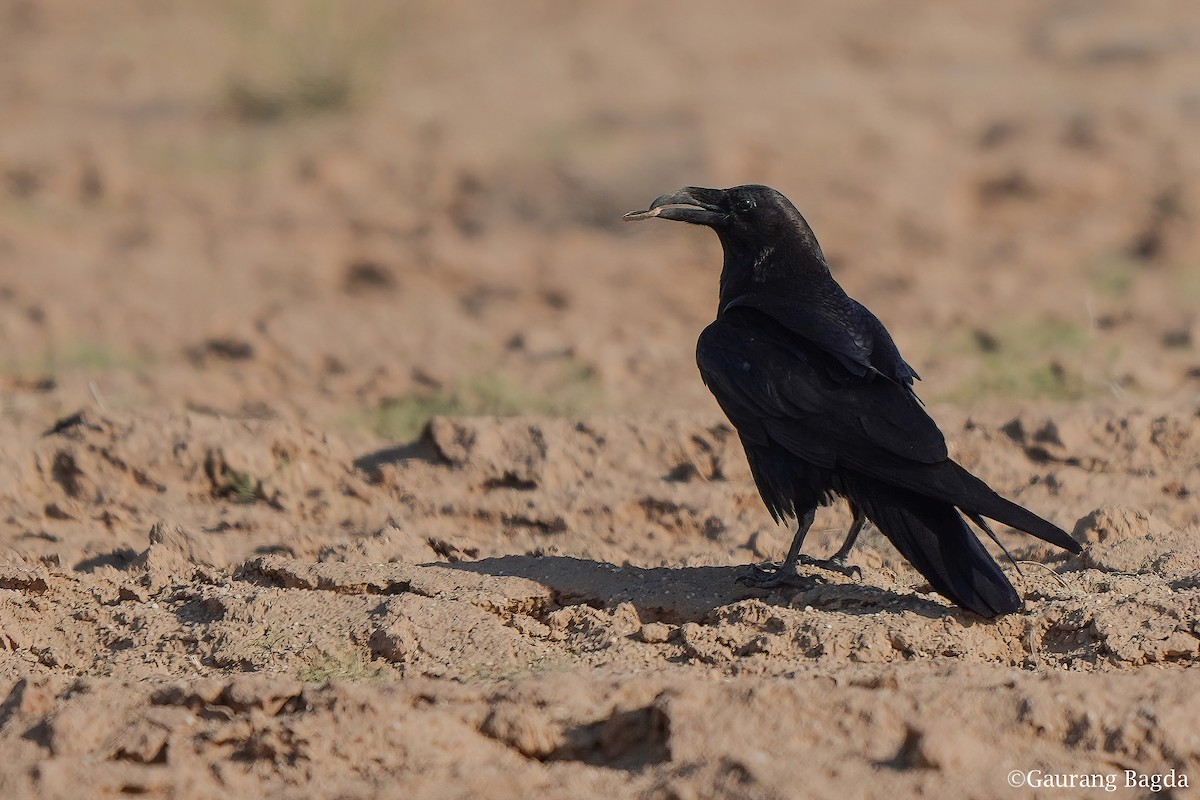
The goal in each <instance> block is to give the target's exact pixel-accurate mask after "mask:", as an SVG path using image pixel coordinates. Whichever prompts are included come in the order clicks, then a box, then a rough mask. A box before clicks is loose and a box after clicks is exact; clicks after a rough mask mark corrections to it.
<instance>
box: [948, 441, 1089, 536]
mask: <svg viewBox="0 0 1200 800" xmlns="http://www.w3.org/2000/svg"><path fill="white" fill-rule="evenodd" d="M949 463H950V464H951V466H952V467H954V469H955V471H956V472H957V473H958V475H957V477H958V479H959V480H960V481H962V485H963V488H964V489H965V490H966V491H965V492H964V496H960V497H954V498H953V499H954V504H955V505H957V506H959V507H961V508H962V509H963V510H964V511H968V512H971V513H973V514H979V515H980V516H984V517H988V518H989V519H994V520H996V521H997V522H1001V523H1003V524H1005V525H1008V526H1009V527H1012V528H1016V529H1018V530H1022V531H1025V532H1026V533H1029V534H1032V535H1034V536H1036V537H1037V538H1039V539H1041V540H1042V541H1044V542H1049V543H1050V544H1053V545H1057V546H1059V547H1061V548H1063V549H1064V550H1069V551H1070V552H1072V553H1079V552H1080V551H1081V550H1082V549H1083V548H1082V547H1080V545H1079V542H1077V541H1075V540H1074V539H1072V538H1071V536H1070V534H1068V533H1067V532H1066V531H1064V530H1063V529H1062V528H1060V527H1058V526H1057V525H1055V524H1054V523H1052V522H1047V521H1046V520H1044V519H1042V518H1041V517H1039V516H1038V515H1037V514H1035V513H1033V512H1032V511H1030V510H1029V509H1027V508H1023V507H1021V506H1019V505H1017V504H1016V503H1014V502H1012V501H1011V500H1006V499H1004V498H1003V497H1001V496H1000V495H999V494H997V493H996V492H995V491H994V490H993V489H992V488H991V487H990V486H988V485H987V484H986V483H984V482H983V481H981V480H979V478H976V477H975V476H974V475H972V474H971V473H969V472H967V471H966V470H965V469H963V468H962V467H961V466H959V465H958V464H956V463H954V462H953V461H951V462H949Z"/></svg>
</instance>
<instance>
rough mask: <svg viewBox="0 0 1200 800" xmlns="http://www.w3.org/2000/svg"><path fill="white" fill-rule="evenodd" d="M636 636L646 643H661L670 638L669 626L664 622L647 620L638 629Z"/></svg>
mask: <svg viewBox="0 0 1200 800" xmlns="http://www.w3.org/2000/svg"><path fill="white" fill-rule="evenodd" d="M638 638H639V639H641V640H642V641H643V642H646V643H647V644H662V643H663V642H665V641H667V640H668V639H670V638H671V626H670V625H668V624H666V623H665V622H647V623H646V624H645V625H643V626H642V627H641V630H639V631H638Z"/></svg>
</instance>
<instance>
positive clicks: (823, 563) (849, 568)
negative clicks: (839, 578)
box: [800, 556, 863, 581]
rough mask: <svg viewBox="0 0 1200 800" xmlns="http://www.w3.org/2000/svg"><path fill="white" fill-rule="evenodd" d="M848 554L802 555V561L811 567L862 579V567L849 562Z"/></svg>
mask: <svg viewBox="0 0 1200 800" xmlns="http://www.w3.org/2000/svg"><path fill="white" fill-rule="evenodd" d="M847 560H848V558H847V557H846V556H834V557H833V558H810V557H809V556H800V563H801V564H806V565H808V566H810V567H817V568H819V569H825V570H829V571H830V572H837V573H839V574H841V575H845V576H846V577H847V578H854V579H855V580H859V581H861V580H862V574H863V573H862V568H861V567H859V566H858V565H857V564H847V563H846V562H847Z"/></svg>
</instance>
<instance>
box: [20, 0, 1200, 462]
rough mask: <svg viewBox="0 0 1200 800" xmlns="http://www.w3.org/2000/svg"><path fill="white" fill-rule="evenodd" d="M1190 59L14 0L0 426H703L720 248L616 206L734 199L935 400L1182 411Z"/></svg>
mask: <svg viewBox="0 0 1200 800" xmlns="http://www.w3.org/2000/svg"><path fill="white" fill-rule="evenodd" d="M1198 77H1200V5H1197V4H1196V3H1195V2H1189V1H1188V0H1180V1H1179V2H1168V1H1166V0H1164V1H1163V2H1151V3H1138V4H1132V3H1122V2H1079V0H1060V1H1059V2H1049V3H1047V2H1041V1H1040V0H1037V1H1036V2H1035V1H1034V0H1018V1H1016V2H1007V3H988V2H969V3H958V4H953V5H951V4H945V3H935V2H916V1H914V0H906V1H905V2H896V0H854V1H853V2H845V3H837V4H833V3H795V2H762V3H756V4H751V5H744V6H738V7H736V8H735V7H733V6H730V5H729V4H728V3H716V2H706V1H705V0H696V2H691V3H687V4H674V3H632V2H610V3H604V4H593V3H578V2H566V3H564V2H549V1H548V0H547V1H546V2H532V1H527V2H510V3H505V4H503V5H499V4H477V3H457V2H450V3H445V2H438V3H434V2H391V1H390V0H389V1H388V2H384V0H357V1H356V2H346V3H335V2H333V1H332V0H280V1H279V2H270V1H269V0H261V1H257V2H248V1H247V0H220V1H219V2H206V3H167V2H156V1H155V0H120V1H118V0H114V2H109V3H105V4H103V5H102V6H101V5H97V4H95V3H88V2H81V1H80V0H39V1H38V2H33V1H32V0H5V1H4V2H2V3H0V389H2V391H3V395H2V397H3V401H2V402H3V415H5V416H7V417H9V418H10V419H14V418H15V419H16V420H18V421H28V422H29V423H30V424H31V425H32V424H36V425H41V426H45V425H49V424H50V423H52V422H53V420H54V419H56V418H57V417H58V416H60V415H62V414H64V413H70V412H72V411H74V410H77V409H78V408H81V407H92V406H94V405H97V404H99V405H100V406H101V407H103V408H107V409H117V410H129V411H143V410H146V409H154V408H161V407H166V408H170V409H183V408H189V409H192V410H200V411H210V412H214V413H218V414H222V415H229V416H233V417H252V418H262V417H284V418H288V419H299V420H303V421H305V422H308V423H311V424H314V425H316V426H319V427H321V428H326V429H337V430H340V431H346V432H356V431H357V432H361V433H363V434H364V435H366V436H371V437H382V438H384V439H389V440H395V441H405V440H408V439H411V438H412V437H413V436H415V434H416V433H417V432H418V430H419V429H420V426H421V425H422V423H423V422H424V421H425V420H426V419H427V418H428V417H429V416H430V415H431V414H437V413H452V414H475V413H484V414H511V413H521V412H531V413H537V414H547V413H548V414H566V415H580V414H590V413H599V412H620V413H624V412H630V413H635V414H648V413H657V412H659V411H678V410H684V411H699V412H703V413H715V411H716V409H715V404H714V403H713V402H712V400H711V399H710V398H709V397H708V395H707V392H706V391H705V389H704V388H703V386H702V385H701V383H700V381H699V378H698V376H697V375H696V373H695V368H694V365H693V361H692V352H693V346H694V341H695V337H696V335H697V333H698V332H699V331H700V329H701V328H702V327H703V326H704V325H705V324H706V323H707V322H708V321H709V320H710V319H711V318H712V315H713V312H714V304H715V298H716V279H717V275H718V272H719V268H720V250H719V246H718V245H717V242H716V239H715V237H714V236H712V234H711V233H709V232H707V231H704V230H699V229H695V228H689V227H687V226H681V225H665V224H642V225H637V226H632V225H623V224H622V223H621V222H620V221H619V218H620V216H621V214H622V213H624V212H626V211H629V210H632V209H639V208H644V207H645V206H646V205H647V203H648V202H649V201H650V200H651V199H653V198H654V197H655V196H657V195H658V194H660V193H662V192H665V191H667V190H670V189H674V188H677V187H679V186H683V185H708V186H728V185H733V184H739V183H767V184H770V185H773V186H775V187H776V188H778V189H780V190H781V191H783V192H784V193H785V194H787V195H788V196H789V197H790V198H791V199H792V200H793V201H794V202H795V203H796V205H797V206H798V207H799V208H800V209H801V211H802V212H803V213H804V214H805V215H806V216H807V218H808V220H809V221H810V223H811V224H812V226H813V228H814V230H815V231H816V233H817V235H818V237H819V239H820V240H821V243H822V244H823V246H824V248H825V251H826V253H827V254H828V255H829V257H830V261H831V263H832V265H833V268H834V270H835V273H836V275H837V277H838V279H839V280H840V281H841V282H842V283H843V285H844V286H845V287H846V288H847V290H848V291H849V292H850V293H851V294H852V295H854V296H855V297H857V298H858V299H860V300H861V301H863V302H864V303H865V304H866V305H868V306H869V307H870V308H872V309H873V310H874V311H875V312H876V313H877V314H878V315H879V316H880V317H881V318H882V319H883V320H884V322H885V324H887V325H888V326H889V327H890V328H891V329H892V331H893V332H894V334H895V336H896V338H897V340H898V342H899V344H900V346H901V348H902V350H903V352H904V353H905V355H906V357H907V359H908V360H909V361H910V362H911V363H912V364H913V365H914V366H915V367H916V368H917V370H918V371H919V372H920V373H921V374H922V375H923V377H924V378H925V381H924V383H923V384H922V385H921V392H922V395H923V397H924V398H925V399H926V400H927V401H928V402H929V403H930V405H931V408H932V409H933V410H934V413H935V415H937V414H939V413H954V412H953V411H952V410H953V409H964V411H963V412H962V413H967V412H969V411H972V410H975V409H980V408H990V407H998V408H1008V407H1017V405H1019V406H1020V407H1025V406H1027V405H1029V404H1042V403H1048V404H1054V403H1072V404H1078V403H1090V404H1100V405H1111V404H1131V403H1132V404H1167V405H1170V406H1173V407H1175V408H1177V409H1181V410H1182V409H1184V408H1188V407H1190V406H1189V405H1188V404H1194V402H1195V398H1196V395H1197V390H1198V389H1200V352H1198V351H1197V348H1196V338H1197V335H1200V330H1198V328H1197V308H1198V307H1200V305H1198V304H1200V234H1198V233H1197V228H1196V224H1195V217H1196V214H1197V208H1198V207H1200V205H1198V204H1200V194H1198V192H1200V189H1198V188H1197V187H1200V145H1198V144H1197V143H1198V142H1200V81H1198V80H1197V78H1198ZM1181 404H1182V405H1181Z"/></svg>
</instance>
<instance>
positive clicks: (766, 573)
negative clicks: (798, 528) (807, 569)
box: [737, 562, 814, 589]
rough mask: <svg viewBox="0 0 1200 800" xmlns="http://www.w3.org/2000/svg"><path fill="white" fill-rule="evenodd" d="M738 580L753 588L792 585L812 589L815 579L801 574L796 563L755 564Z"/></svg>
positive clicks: (795, 587) (776, 587) (775, 587)
mask: <svg viewBox="0 0 1200 800" xmlns="http://www.w3.org/2000/svg"><path fill="white" fill-rule="evenodd" d="M737 582H738V583H740V584H742V585H743V586H749V587H751V588H752V589H778V588H780V587H785V586H786V587H790V588H793V589H811V588H812V587H813V583H814V581H813V579H812V578H808V577H805V576H803V575H799V574H797V572H796V567H795V565H794V564H788V563H787V562H784V563H783V564H779V565H775V564H767V565H765V566H760V565H758V564H755V565H754V566H752V567H750V571H749V572H748V573H746V574H745V575H739V576H738V578H737Z"/></svg>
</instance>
